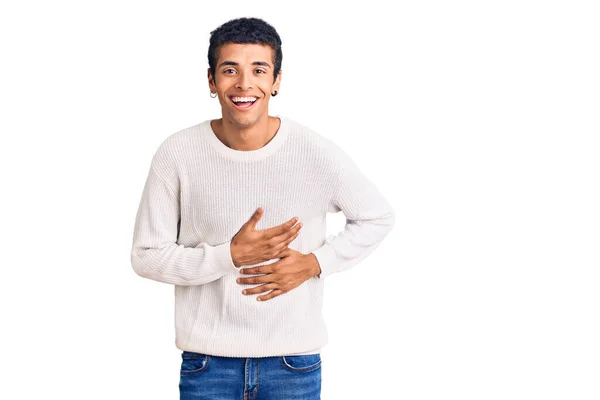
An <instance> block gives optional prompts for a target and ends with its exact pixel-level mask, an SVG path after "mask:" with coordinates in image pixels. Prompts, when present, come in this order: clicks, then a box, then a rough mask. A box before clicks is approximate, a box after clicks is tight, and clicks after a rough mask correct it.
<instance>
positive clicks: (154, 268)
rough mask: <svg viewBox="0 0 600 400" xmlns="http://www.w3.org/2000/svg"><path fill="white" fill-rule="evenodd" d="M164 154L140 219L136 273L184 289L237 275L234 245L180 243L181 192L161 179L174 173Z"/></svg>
mask: <svg viewBox="0 0 600 400" xmlns="http://www.w3.org/2000/svg"><path fill="white" fill-rule="evenodd" d="M162 150H163V149H162V148H161V149H159V151H158V152H157V154H156V155H155V156H154V158H153V159H152V165H151V167H150V172H149V173H148V178H147V180H146V184H145V186H144V191H143V193H142V199H141V201H140V205H139V208H138V212H137V215H136V221H135V228H134V234H133V245H132V249H131V265H132V266H133V269H134V271H135V272H136V273H137V274H138V275H140V276H142V277H144V278H149V279H152V280H155V281H159V282H164V283H170V284H173V285H183V286H195V285H201V284H204V283H207V282H211V281H214V280H216V279H218V278H220V277H221V276H223V275H225V274H227V273H229V272H233V271H237V270H238V268H237V267H236V266H235V265H234V264H233V260H232V258H231V251H230V244H231V242H230V241H229V242H226V243H222V244H219V245H217V246H211V245H208V244H207V243H200V244H199V245H197V246H196V247H184V246H183V245H179V244H177V243H176V241H177V237H178V232H179V220H180V210H179V188H178V187H176V188H173V187H171V185H169V184H168V180H166V179H165V178H163V176H161V175H164V174H166V173H169V172H170V173H172V170H170V169H169V168H168V167H165V165H164V164H163V163H162V162H161V161H160V160H161V159H163V158H162V156H161V151H162ZM159 171H160V172H162V173H159Z"/></svg>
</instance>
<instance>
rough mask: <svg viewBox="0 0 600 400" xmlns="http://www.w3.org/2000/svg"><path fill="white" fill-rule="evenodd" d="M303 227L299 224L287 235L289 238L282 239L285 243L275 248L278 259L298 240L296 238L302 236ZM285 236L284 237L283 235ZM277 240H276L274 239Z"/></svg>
mask: <svg viewBox="0 0 600 400" xmlns="http://www.w3.org/2000/svg"><path fill="white" fill-rule="evenodd" d="M301 227H302V224H298V225H296V226H295V227H293V228H292V230H291V231H290V233H288V234H287V238H282V240H283V242H281V243H280V244H278V245H277V247H276V248H275V255H276V256H277V257H279V256H280V255H282V254H281V253H282V252H283V251H284V250H285V249H287V247H288V246H289V245H290V243H292V242H293V241H294V240H296V238H297V237H298V235H299V234H300V228H301ZM281 236H284V235H281ZM273 240H276V239H273Z"/></svg>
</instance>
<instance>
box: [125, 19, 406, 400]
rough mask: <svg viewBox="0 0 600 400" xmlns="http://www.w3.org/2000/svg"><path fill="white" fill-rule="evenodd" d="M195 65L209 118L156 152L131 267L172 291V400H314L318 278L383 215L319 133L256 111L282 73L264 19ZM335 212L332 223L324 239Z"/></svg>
mask: <svg viewBox="0 0 600 400" xmlns="http://www.w3.org/2000/svg"><path fill="white" fill-rule="evenodd" d="M208 61H209V66H210V67H209V69H208V84H209V88H210V92H211V96H213V97H218V100H219V102H220V103H221V110H222V118H219V119H214V120H206V121H204V122H202V123H199V124H197V125H194V126H191V127H189V128H187V129H183V130H181V131H179V132H177V133H174V134H172V135H170V136H169V137H167V138H166V139H165V140H164V141H163V143H162V144H161V145H160V146H159V148H158V150H157V151H156V153H155V155H154V157H153V158H152V162H151V167H150V172H149V174H148V177H147V180H146V184H145V187H144V191H143V194H142V199H141V202H140V206H139V209H138V212H137V216H136V223H135V229H134V235H133V247H132V251H131V262H132V266H133V269H134V270H135V272H136V273H137V274H138V275H140V276H142V277H145V278H149V279H153V280H156V281H160V282H164V283H169V284H172V285H174V287H175V328H176V339H175V345H176V347H177V348H179V349H180V350H182V364H181V371H180V373H181V380H180V384H179V388H180V394H181V399H211V400H218V399H242V398H243V399H246V398H254V399H277V400H285V399H288V398H295V399H298V398H302V399H319V398H320V392H321V368H320V367H321V357H320V349H321V348H322V347H323V346H324V345H325V344H326V343H327V340H328V337H327V331H326V327H325V323H324V321H323V318H322V314H321V308H322V301H323V287H324V278H325V277H326V276H328V275H330V274H333V273H336V272H340V271H344V270H346V269H348V268H350V267H352V266H354V265H356V264H358V263H359V262H360V261H362V260H363V259H364V258H365V257H366V256H367V255H369V254H370V253H371V252H372V251H373V250H374V249H375V248H376V247H377V246H378V245H379V243H381V241H382V240H383V239H384V237H385V236H386V235H387V233H388V232H389V231H390V229H391V228H392V226H393V224H394V212H393V210H392V208H391V206H390V205H389V203H388V202H387V201H386V200H385V199H384V198H383V196H382V195H381V194H380V193H379V191H378V190H377V188H376V187H375V186H374V185H373V184H372V183H371V182H370V181H369V180H368V179H367V178H366V177H365V176H364V175H363V174H362V173H361V172H360V170H359V169H358V167H357V166H356V164H355V163H354V162H353V161H352V160H351V159H350V158H349V157H348V155H347V154H346V153H345V152H344V151H342V149H341V148H340V147H338V146H337V145H335V144H334V143H333V142H332V141H331V140H329V139H327V138H325V137H324V136H321V135H319V134H317V133H316V132H314V131H312V130H311V129H309V128H307V127H305V126H303V125H301V124H299V123H297V122H295V121H293V120H291V119H289V118H286V117H273V116H270V115H269V113H268V112H269V99H270V98H271V96H275V95H277V93H278V92H279V87H280V84H281V75H282V72H281V61H282V51H281V39H280V38H279V35H278V34H277V32H276V30H275V29H274V28H273V27H272V26H271V25H269V24H267V23H266V22H264V21H262V20H260V19H256V18H240V19H235V20H232V21H229V22H227V23H225V24H223V25H222V26H220V27H219V28H217V29H216V30H214V31H213V32H212V33H211V38H210V46H209V50H208ZM339 211H343V213H344V215H345V216H346V221H347V223H346V226H345V229H344V231H342V232H340V233H339V234H338V235H337V236H329V237H327V238H325V235H326V228H325V222H326V214H327V212H339ZM257 300H258V301H257Z"/></svg>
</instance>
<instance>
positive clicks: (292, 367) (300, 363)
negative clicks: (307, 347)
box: [281, 353, 321, 373]
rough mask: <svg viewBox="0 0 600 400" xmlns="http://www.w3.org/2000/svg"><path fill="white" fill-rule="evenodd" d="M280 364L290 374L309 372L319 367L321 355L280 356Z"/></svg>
mask: <svg viewBox="0 0 600 400" xmlns="http://www.w3.org/2000/svg"><path fill="white" fill-rule="evenodd" d="M281 364H283V366H284V367H285V369H287V370H289V371H292V372H300V373H302V372H310V371H314V370H315V369H317V368H319V367H320V366H321V354H319V353H317V354H305V355H300V356H282V357H281Z"/></svg>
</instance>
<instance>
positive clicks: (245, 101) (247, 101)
mask: <svg viewBox="0 0 600 400" xmlns="http://www.w3.org/2000/svg"><path fill="white" fill-rule="evenodd" d="M229 99H230V100H231V102H232V103H233V104H234V105H235V107H236V108H238V109H240V110H248V109H250V108H252V107H253V106H254V104H255V103H256V102H257V101H258V97H254V96H249V97H237V96H230V97H229Z"/></svg>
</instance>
